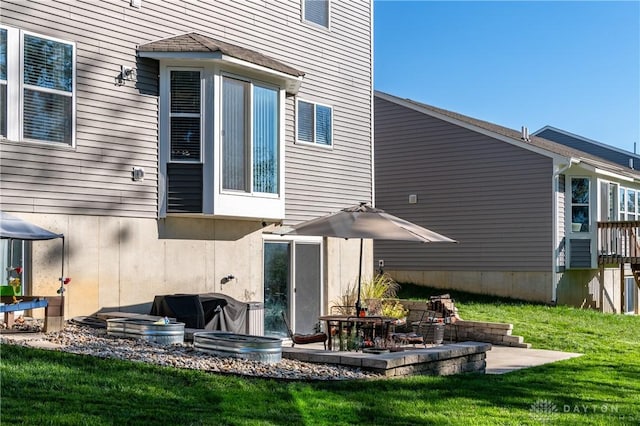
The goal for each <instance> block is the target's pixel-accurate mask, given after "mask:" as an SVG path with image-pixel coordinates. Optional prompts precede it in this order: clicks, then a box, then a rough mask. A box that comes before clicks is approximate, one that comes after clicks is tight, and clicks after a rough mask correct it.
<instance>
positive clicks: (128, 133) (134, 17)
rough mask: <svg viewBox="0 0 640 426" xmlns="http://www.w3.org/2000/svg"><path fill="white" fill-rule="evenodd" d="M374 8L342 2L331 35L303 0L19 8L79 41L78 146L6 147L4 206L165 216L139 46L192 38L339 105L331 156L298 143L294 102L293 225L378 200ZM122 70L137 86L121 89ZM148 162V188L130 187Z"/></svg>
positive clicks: (150, 73)
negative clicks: (289, 74) (219, 43)
mask: <svg viewBox="0 0 640 426" xmlns="http://www.w3.org/2000/svg"><path fill="white" fill-rule="evenodd" d="M371 13H372V11H371V2H370V1H353V2H351V1H350V2H335V3H332V6H331V18H330V19H331V29H330V30H325V29H321V28H317V27H314V26H312V25H309V24H307V23H304V22H302V19H301V3H300V1H268V2H236V1H216V2H214V1H211V2H188V1H179V2H166V1H160V0H143V2H142V8H141V9H135V8H131V7H129V1H128V0H126V1H125V0H120V1H74V2H58V1H29V2H24V1H11V0H6V1H5V0H3V1H2V2H1V3H0V22H1V23H2V24H4V25H8V26H11V27H16V28H20V29H23V30H28V31H33V32H35V33H38V34H42V35H45V36H51V37H57V38H60V39H63V40H68V41H71V42H75V43H76V55H77V61H76V66H77V84H76V108H77V125H76V146H75V147H74V148H66V149H65V148H53V147H50V146H46V145H41V144H32V143H18V142H16V141H2V142H1V152H0V167H1V172H0V191H1V195H0V202H1V203H2V206H3V209H5V210H7V211H23V212H40V213H48V212H51V213H64V214H95V215H111V216H133V217H156V216H157V208H158V206H157V204H158V193H157V187H158V79H157V75H158V64H157V62H156V61H153V60H147V59H140V58H137V56H136V47H137V45H139V44H143V43H147V42H150V41H153V40H157V39H161V38H164V37H169V36H173V35H177V34H181V33H186V32H190V31H196V32H201V33H202V34H205V35H209V36H211V37H214V38H217V39H220V40H223V41H227V42H230V43H233V44H236V45H239V46H242V47H246V48H248V49H253V50H257V51H259V52H261V53H263V54H265V55H268V56H271V57H273V58H275V59H277V60H279V61H282V62H284V63H286V64H288V65H290V66H293V67H295V68H297V69H300V70H303V71H304V72H305V73H306V75H305V77H304V80H303V83H302V86H301V89H300V92H299V95H298V96H300V97H302V98H305V99H309V100H312V101H315V102H319V103H322V104H326V105H330V106H332V107H333V119H334V120H333V121H334V128H333V140H334V147H333V149H331V150H323V149H318V148H316V147H310V146H306V145H305V146H302V145H296V144H295V143H294V140H295V138H294V136H295V121H294V112H295V107H294V105H295V97H293V96H288V97H287V99H286V106H285V113H286V117H285V149H286V158H285V164H286V166H285V167H286V171H285V175H286V176H285V183H284V185H285V191H286V192H285V196H286V205H285V210H286V216H287V218H288V219H287V220H286V222H289V223H294V222H298V221H300V220H303V219H306V218H309V217H314V216H317V215H319V214H322V213H324V212H327V211H333V210H337V209H339V208H342V207H345V206H347V205H351V204H355V203H357V202H358V201H370V200H371V197H372V194H371V191H372V182H371V170H372V164H371V140H372V117H371V96H372V80H371V74H372V62H371V53H372V52H371V45H370V36H371V32H372V28H371V26H370V22H371V20H370V18H371ZM121 65H127V66H133V67H134V68H136V69H137V82H136V83H135V84H133V83H132V82H127V83H126V84H125V85H123V86H116V85H115V84H114V83H115V78H116V76H117V75H118V73H119V71H120V66H121ZM134 166H138V167H144V169H145V172H146V173H145V178H144V180H143V181H141V182H133V181H132V180H131V170H132V168H133V167H134Z"/></svg>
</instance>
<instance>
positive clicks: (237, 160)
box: [160, 66, 284, 217]
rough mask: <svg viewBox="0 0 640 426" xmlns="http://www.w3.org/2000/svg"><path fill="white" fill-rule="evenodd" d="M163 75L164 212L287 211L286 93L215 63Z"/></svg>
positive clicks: (263, 214)
mask: <svg viewBox="0 0 640 426" xmlns="http://www.w3.org/2000/svg"><path fill="white" fill-rule="evenodd" d="M161 75H164V76H165V78H166V80H167V84H166V86H165V89H163V90H162V91H161V97H160V101H161V111H164V112H161V116H162V117H164V118H161V123H162V122H163V121H164V122H165V124H164V126H163V125H161V129H162V128H164V129H165V130H164V131H161V137H160V139H161V144H162V146H164V148H163V149H162V150H161V152H163V153H164V154H163V155H162V156H161V157H162V160H161V161H162V162H163V163H164V170H165V172H164V173H165V176H166V180H165V189H164V191H165V194H164V200H165V201H163V204H164V205H161V215H162V214H164V213H198V214H210V215H224V216H238V217H253V216H259V217H277V216H279V215H282V214H283V213H282V212H283V211H284V202H283V199H282V194H281V187H282V185H281V182H280V181H281V179H282V177H283V174H282V170H281V162H282V147H281V145H282V144H283V143H284V141H283V140H282V136H281V134H282V131H283V130H282V126H283V123H282V111H281V109H282V108H283V105H282V99H281V98H283V97H284V92H283V90H282V89H281V88H280V87H279V86H277V85H271V84H269V83H264V82H262V81H258V80H254V79H251V78H245V77H243V76H241V75H239V74H237V73H234V74H233V75H231V74H228V73H226V72H225V71H223V70H222V69H218V68H216V67H211V66H203V67H200V68H195V67H194V68H189V67H187V66H184V67H183V66H167V67H166V68H165V70H164V71H162V72H161ZM216 88H217V90H216ZM162 198H163V197H161V199H162ZM260 206H264V208H263V209H261V208H258V207H260ZM163 210H164V211H163ZM270 211H274V212H277V213H268V212H270ZM267 213H268V214H267Z"/></svg>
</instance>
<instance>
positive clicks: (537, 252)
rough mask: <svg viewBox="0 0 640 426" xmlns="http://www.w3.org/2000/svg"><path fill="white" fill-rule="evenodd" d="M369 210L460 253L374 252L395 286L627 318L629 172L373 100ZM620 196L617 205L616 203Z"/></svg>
mask: <svg viewBox="0 0 640 426" xmlns="http://www.w3.org/2000/svg"><path fill="white" fill-rule="evenodd" d="M374 110H375V139H376V148H375V178H376V179H375V180H376V205H377V206H378V207H380V208H382V209H385V210H387V211H389V212H390V213H392V214H396V215H399V216H401V217H403V218H405V219H407V220H410V221H413V222H415V223H418V224H420V225H422V226H426V227H428V228H430V229H433V230H434V231H436V232H440V233H443V234H445V235H447V236H449V237H451V238H453V239H455V240H457V241H459V244H456V245H448V244H424V245H421V244H410V243H403V242H391V241H376V242H375V243H374V259H375V260H376V261H379V260H384V265H385V271H386V272H388V273H390V274H391V275H392V276H393V277H394V278H396V279H397V280H399V281H401V282H415V283H418V284H423V285H430V286H435V287H442V288H451V289H460V290H466V291H471V292H477V293H485V294H494V295H500V296H509V297H515V298H522V299H526V300H531V301H540V302H553V303H559V304H569V305H575V306H584V307H587V306H588V307H594V308H597V309H600V310H603V311H607V312H622V311H624V312H634V313H638V297H639V292H640V287H639V286H638V284H637V282H636V280H635V279H634V271H636V270H637V269H638V268H639V264H640V257H638V256H640V249H638V243H637V239H636V236H637V235H640V233H638V230H639V226H640V222H637V220H639V219H638V214H639V213H640V196H639V195H640V172H638V171H635V170H633V169H631V168H629V167H627V166H622V165H619V164H615V163H614V162H611V161H608V160H605V159H603V158H599V157H596V156H595V155H592V154H589V153H587V152H584V151H581V150H577V149H574V148H570V147H567V146H564V145H561V144H558V143H555V142H552V141H549V140H546V139H543V138H539V137H535V136H532V137H528V135H527V132H526V131H525V129H523V131H522V132H518V131H515V130H511V129H508V128H504V127H501V126H498V125H495V124H492V123H488V122H485V121H481V120H477V119H474V118H470V117H467V116H464V115H461V114H457V113H454V112H451V111H447V110H443V109H440V108H436V107H432V106H429V105H425V104H422V103H418V102H414V101H411V100H408V99H401V98H398V97H396V96H392V95H389V94H385V93H381V92H376V93H375V103H374ZM619 194H620V195H619Z"/></svg>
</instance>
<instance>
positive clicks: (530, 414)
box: [0, 285, 640, 426]
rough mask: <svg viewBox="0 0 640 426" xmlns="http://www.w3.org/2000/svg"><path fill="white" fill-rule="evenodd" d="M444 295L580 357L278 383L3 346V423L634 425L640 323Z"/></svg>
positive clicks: (638, 412)
mask: <svg viewBox="0 0 640 426" xmlns="http://www.w3.org/2000/svg"><path fill="white" fill-rule="evenodd" d="M440 292H441V291H437V290H429V291H427V292H425V291H424V290H422V289H416V288H414V287H413V286H409V285H405V286H403V289H402V291H401V293H400V297H404V298H408V297H412V296H413V297H415V296H421V295H422V296H428V295H431V294H438V293H440ZM452 295H453V296H454V297H455V298H456V304H457V306H458V307H459V310H460V315H461V317H462V318H464V319H470V320H471V319H473V320H484V321H501V322H511V323H513V324H514V334H517V335H521V336H524V338H525V341H526V342H529V343H532V344H533V346H534V347H535V348H543V349H555V350H564V351H570V352H581V353H584V354H585V355H584V356H582V357H578V358H574V359H570V360H567V361H562V362H558V363H554V364H548V365H544V366H540V367H536V368H530V369H526V370H520V371H517V372H513V373H509V374H505V375H496V376H494V375H478V374H469V375H459V376H448V377H413V378H407V379H388V380H372V381H350V382H283V381H275V380H265V379H249V378H239V377H233V376H223V375H214V374H208V373H205V372H200V371H190V370H177V369H172V368H165V367H156V366H152V365H146V364H140V363H130V362H123V361H115V360H103V359H98V358H92V357H87V356H78V355H72V354H66V353H59V352H53V351H44V350H37V349H28V348H24V347H18V346H9V345H2V346H1V352H0V356H1V364H0V380H1V382H0V385H1V388H0V390H1V395H0V398H1V399H0V424H2V425H3V426H4V425H13V424H28V425H47V424H55V425H59V424H68V425H78V424H82V425H127V424H131V425H133V424H143V425H209V424H212V425H218V424H229V425H245V424H246V425H255V424H258V425H260V424H263V425H270V424H274V425H281V424H287V425H288V424H309V425H316V424H320V425H321V424H326V425H350V424H372V425H405V424H406V425H417V424H436V425H437V424H460V425H495V424H513V425H516V424H517V425H521V424H545V422H546V424H554V425H555V424H564V425H576V424H602V425H618V424H629V425H631V424H640V317H630V316H620V315H607V314H599V313H596V312H591V311H584V310H578V309H571V308H566V307H547V306H543V305H535V304H529V303H524V302H518V301H511V300H506V299H496V298H487V297H478V296H470V295H465V294H461V293H453V294H452ZM543 404H551V405H552V406H553V407H555V411H552V410H546V411H545V410H542V409H541V408H540V407H542V405H543ZM532 406H533V407H534V408H535V409H532ZM545 415H546V417H545Z"/></svg>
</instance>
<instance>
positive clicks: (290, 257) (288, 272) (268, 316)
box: [264, 241, 322, 337]
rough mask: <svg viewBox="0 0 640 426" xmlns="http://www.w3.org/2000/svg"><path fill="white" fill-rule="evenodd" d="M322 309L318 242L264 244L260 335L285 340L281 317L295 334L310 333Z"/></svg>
mask: <svg viewBox="0 0 640 426" xmlns="http://www.w3.org/2000/svg"><path fill="white" fill-rule="evenodd" d="M321 307H322V258H321V244H320V242H298V241H265V243H264V316H265V318H264V332H265V335H267V336H277V337H287V329H286V326H285V324H284V321H283V320H282V313H284V314H285V316H286V317H287V319H288V320H289V324H290V325H291V327H292V328H293V330H294V331H295V332H298V333H310V332H312V331H313V330H314V328H315V326H316V324H317V322H318V316H320V314H321Z"/></svg>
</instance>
